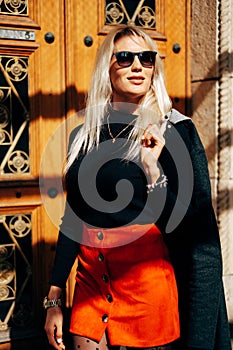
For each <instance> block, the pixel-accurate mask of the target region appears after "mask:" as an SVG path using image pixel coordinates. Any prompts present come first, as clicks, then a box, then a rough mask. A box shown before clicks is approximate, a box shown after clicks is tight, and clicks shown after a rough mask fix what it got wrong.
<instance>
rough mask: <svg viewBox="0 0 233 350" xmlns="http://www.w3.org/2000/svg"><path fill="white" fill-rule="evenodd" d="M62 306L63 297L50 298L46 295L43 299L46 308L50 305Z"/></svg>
mask: <svg viewBox="0 0 233 350" xmlns="http://www.w3.org/2000/svg"><path fill="white" fill-rule="evenodd" d="M60 306H62V301H61V299H60V298H59V299H48V297H47V296H46V297H45V298H44V300H43V307H44V309H45V310H47V309H49V308H50V307H60Z"/></svg>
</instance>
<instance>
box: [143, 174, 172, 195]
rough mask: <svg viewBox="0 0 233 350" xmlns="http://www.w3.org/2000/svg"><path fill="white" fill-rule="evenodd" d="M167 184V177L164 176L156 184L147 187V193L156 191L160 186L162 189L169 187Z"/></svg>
mask: <svg viewBox="0 0 233 350" xmlns="http://www.w3.org/2000/svg"><path fill="white" fill-rule="evenodd" d="M167 183H168V179H167V176H166V175H162V180H160V181H156V182H153V183H152V184H148V185H146V187H147V193H150V192H152V191H153V190H154V189H155V187H158V186H159V187H160V188H162V187H167Z"/></svg>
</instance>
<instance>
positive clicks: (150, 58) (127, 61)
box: [115, 51, 156, 67]
mask: <svg viewBox="0 0 233 350" xmlns="http://www.w3.org/2000/svg"><path fill="white" fill-rule="evenodd" d="M135 55H137V56H138V58H139V61H140V62H141V65H142V66H143V67H152V66H153V65H154V64H155V56H156V52H155V51H142V52H138V53H135V52H130V51H119V52H116V53H115V56H116V59H117V63H118V64H119V66H121V67H129V66H131V64H132V63H133V61H134V57H135Z"/></svg>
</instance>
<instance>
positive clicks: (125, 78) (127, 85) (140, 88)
mask: <svg viewBox="0 0 233 350" xmlns="http://www.w3.org/2000/svg"><path fill="white" fill-rule="evenodd" d="M148 50H151V48H149V47H148V45H147V44H146V43H145V41H144V40H143V39H142V38H140V37H137V36H136V37H135V36H125V37H122V38H120V39H119V40H118V41H117V42H116V43H115V45H114V53H115V52H119V51H131V52H141V51H148ZM153 72H154V67H153V66H149V67H143V66H142V64H141V63H140V61H139V58H138V56H135V57H134V61H133V63H132V65H131V66H129V67H122V66H119V65H118V63H117V60H116V56H115V55H113V56H112V59H111V63H110V80H111V83H112V89H113V102H129V103H135V104H138V103H139V102H140V100H141V99H142V98H143V97H144V96H145V94H146V93H147V91H148V90H149V89H150V86H151V79H152V75H153Z"/></svg>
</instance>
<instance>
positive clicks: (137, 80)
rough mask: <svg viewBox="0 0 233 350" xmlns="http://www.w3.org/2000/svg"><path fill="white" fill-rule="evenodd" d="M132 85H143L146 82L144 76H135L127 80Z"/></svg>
mask: <svg viewBox="0 0 233 350" xmlns="http://www.w3.org/2000/svg"><path fill="white" fill-rule="evenodd" d="M127 79H128V80H129V81H130V82H131V83H133V84H135V85H137V84H138V85H139V84H141V83H142V82H143V81H144V80H145V78H144V77H142V76H138V75H136V76H135V75H134V76H131V77H128V78H127Z"/></svg>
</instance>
